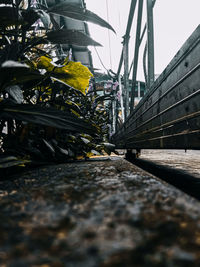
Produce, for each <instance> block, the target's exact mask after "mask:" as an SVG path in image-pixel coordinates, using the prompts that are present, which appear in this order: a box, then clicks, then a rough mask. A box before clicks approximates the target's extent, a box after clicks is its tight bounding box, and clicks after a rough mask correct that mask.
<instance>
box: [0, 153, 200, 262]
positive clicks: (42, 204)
mask: <svg viewBox="0 0 200 267" xmlns="http://www.w3.org/2000/svg"><path fill="white" fill-rule="evenodd" d="M0 216H1V217H0V266H1V267H4V266H9V267H18V266H19V267H28V266H33V267H35V266H41V267H48V266H55V267H59V266H66V267H74V266H75V267H95V266H100V267H109V266H122V267H126V266H148V267H149V266H162V267H163V266H169V267H171V266H172V267H174V266H181V267H182V266H200V204H199V202H198V201H197V200H195V199H193V198H191V197H189V196H187V195H186V194H184V193H182V192H181V191H179V190H177V189H175V188H174V187H173V186H170V185H168V184H166V183H165V182H163V181H161V180H159V179H157V178H155V177H154V176H152V175H150V174H148V173H146V172H144V171H142V170H141V169H139V168H137V167H135V166H134V165H132V164H131V163H129V162H127V161H126V160H124V159H122V158H120V157H111V158H108V159H107V160H105V159H101V158H100V159H99V160H94V161H87V162H76V163H69V164H61V165H55V166H46V167H41V168H38V169H35V170H31V171H26V172H25V173H23V174H21V175H18V177H17V175H16V177H12V179H10V180H4V181H0Z"/></svg>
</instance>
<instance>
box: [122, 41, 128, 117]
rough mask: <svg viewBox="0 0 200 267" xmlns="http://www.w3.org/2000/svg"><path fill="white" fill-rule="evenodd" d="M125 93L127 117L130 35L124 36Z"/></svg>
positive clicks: (126, 115)
mask: <svg viewBox="0 0 200 267" xmlns="http://www.w3.org/2000/svg"><path fill="white" fill-rule="evenodd" d="M123 51H124V55H123V57H124V91H125V92H124V93H125V94H124V95H125V118H127V117H128V115H129V78H128V61H129V36H124V49H123Z"/></svg>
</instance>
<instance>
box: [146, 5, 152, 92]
mask: <svg viewBox="0 0 200 267" xmlns="http://www.w3.org/2000/svg"><path fill="white" fill-rule="evenodd" d="M147 51H148V82H147V89H149V88H150V87H151V85H152V84H153V82H154V34H153V1H152V0H147Z"/></svg>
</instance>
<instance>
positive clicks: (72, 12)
mask: <svg viewBox="0 0 200 267" xmlns="http://www.w3.org/2000/svg"><path fill="white" fill-rule="evenodd" d="M47 12H49V13H53V14H57V15H60V16H64V17H69V18H72V19H76V20H81V21H88V22H92V23H95V24H98V25H100V26H102V27H105V28H108V29H110V30H112V31H113V32H115V30H114V29H113V27H112V26H111V25H110V24H109V23H108V22H106V21H105V20H103V19H102V18H100V17H99V16H98V15H96V14H95V13H93V12H91V11H89V10H87V9H85V8H81V7H78V6H77V5H73V4H67V3H62V4H58V5H55V6H53V7H51V8H49V9H48V11H47Z"/></svg>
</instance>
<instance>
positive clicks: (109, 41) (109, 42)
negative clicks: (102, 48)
mask: <svg viewBox="0 0 200 267" xmlns="http://www.w3.org/2000/svg"><path fill="white" fill-rule="evenodd" d="M106 13H107V21H108V23H110V20H109V12H108V0H106ZM108 44H109V53H110V69H112V55H111V40H110V31H109V29H108Z"/></svg>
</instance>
